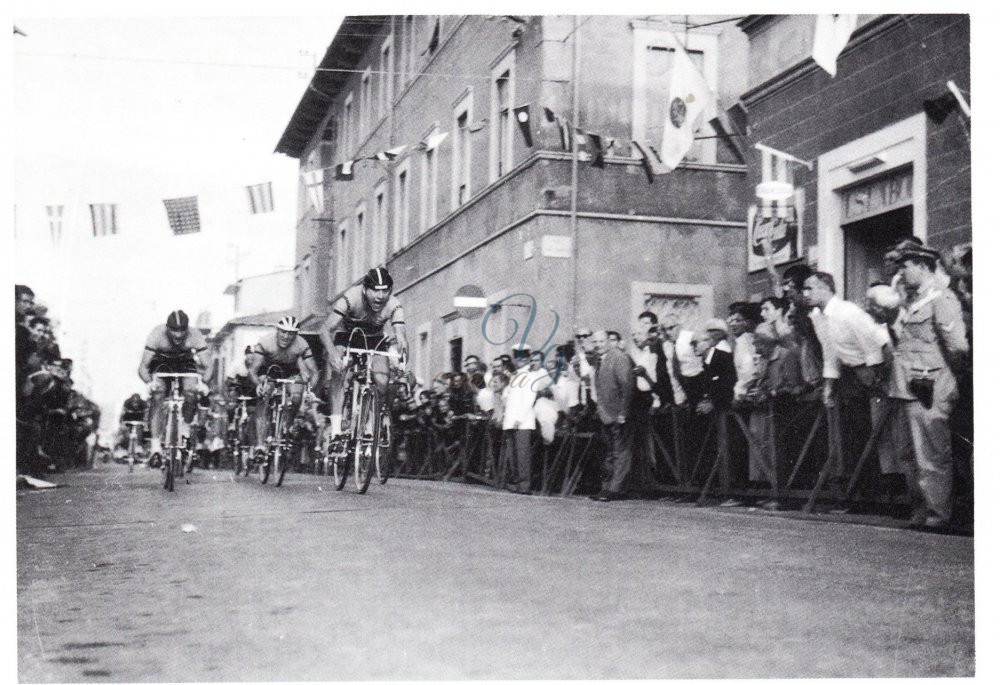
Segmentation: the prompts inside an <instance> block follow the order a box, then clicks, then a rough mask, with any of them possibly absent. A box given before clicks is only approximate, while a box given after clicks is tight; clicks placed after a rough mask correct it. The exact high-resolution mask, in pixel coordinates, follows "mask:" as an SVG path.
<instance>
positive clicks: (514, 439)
mask: <svg viewBox="0 0 1000 685" xmlns="http://www.w3.org/2000/svg"><path fill="white" fill-rule="evenodd" d="M514 358H515V359H518V360H520V363H521V367H520V368H519V369H518V370H517V373H515V375H514V376H513V377H512V378H511V381H510V382H509V383H508V384H507V387H506V388H505V389H504V391H503V398H504V416H503V432H504V452H503V453H504V460H505V461H506V463H508V464H510V465H511V471H512V472H513V473H512V474H511V475H513V480H512V482H511V483H510V484H509V486H508V488H507V489H508V490H511V491H512V492H516V493H518V494H521V495H530V494H531V469H532V451H531V434H532V432H533V431H534V430H535V422H536V418H535V412H534V404H535V397H536V395H537V393H538V388H539V385H540V384H536V381H538V380H539V379H541V378H543V377H545V376H546V375H547V374H546V372H545V371H544V370H543V369H542V367H541V355H539V354H532V353H531V351H530V350H529V349H528V348H519V349H518V350H516V351H515V355H514Z"/></svg>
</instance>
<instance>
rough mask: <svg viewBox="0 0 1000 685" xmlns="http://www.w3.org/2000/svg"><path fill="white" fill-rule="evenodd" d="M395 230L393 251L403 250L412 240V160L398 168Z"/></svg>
mask: <svg viewBox="0 0 1000 685" xmlns="http://www.w3.org/2000/svg"><path fill="white" fill-rule="evenodd" d="M395 194H396V202H395V207H394V209H395V212H394V214H395V218H396V223H395V230H394V232H393V241H392V250H393V252H395V251H397V250H399V249H401V248H402V247H403V246H404V245H406V244H407V243H408V242H409V240H410V160H405V161H404V162H402V163H401V164H400V165H399V166H397V167H396V193H395Z"/></svg>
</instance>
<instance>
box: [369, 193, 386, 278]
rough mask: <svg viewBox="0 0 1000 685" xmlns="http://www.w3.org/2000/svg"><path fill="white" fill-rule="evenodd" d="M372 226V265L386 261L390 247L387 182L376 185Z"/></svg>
mask: <svg viewBox="0 0 1000 685" xmlns="http://www.w3.org/2000/svg"><path fill="white" fill-rule="evenodd" d="M373 212H374V213H373V215H372V219H373V224H374V225H373V226H372V265H373V266H374V265H375V264H381V263H382V262H384V261H385V258H386V250H387V249H388V247H389V207H388V203H387V202H386V194H385V183H379V184H378V185H377V186H376V187H375V205H374V207H373Z"/></svg>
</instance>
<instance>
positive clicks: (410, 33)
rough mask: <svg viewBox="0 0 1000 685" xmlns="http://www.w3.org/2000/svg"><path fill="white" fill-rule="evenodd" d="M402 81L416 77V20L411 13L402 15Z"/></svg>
mask: <svg viewBox="0 0 1000 685" xmlns="http://www.w3.org/2000/svg"><path fill="white" fill-rule="evenodd" d="M400 53H401V59H400V61H401V62H402V63H403V64H402V67H403V68H402V72H403V73H402V79H401V81H402V82H403V83H409V82H410V81H412V80H413V79H414V78H415V77H416V71H417V57H416V55H417V22H416V21H415V20H414V17H413V15H412V14H408V15H406V16H405V17H403V41H402V46H401V49H400Z"/></svg>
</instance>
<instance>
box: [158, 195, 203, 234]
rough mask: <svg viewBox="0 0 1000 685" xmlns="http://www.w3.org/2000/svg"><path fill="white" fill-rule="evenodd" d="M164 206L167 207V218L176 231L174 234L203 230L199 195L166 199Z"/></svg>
mask: <svg viewBox="0 0 1000 685" xmlns="http://www.w3.org/2000/svg"><path fill="white" fill-rule="evenodd" d="M163 206H164V207H166V209H167V220H168V221H169V222H170V230H171V231H173V232H174V235H184V234H185V233H200V232H201V219H200V218H199V217H198V196H197V195H192V196H191V197H178V198H174V199H172V200H164V201H163Z"/></svg>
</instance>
